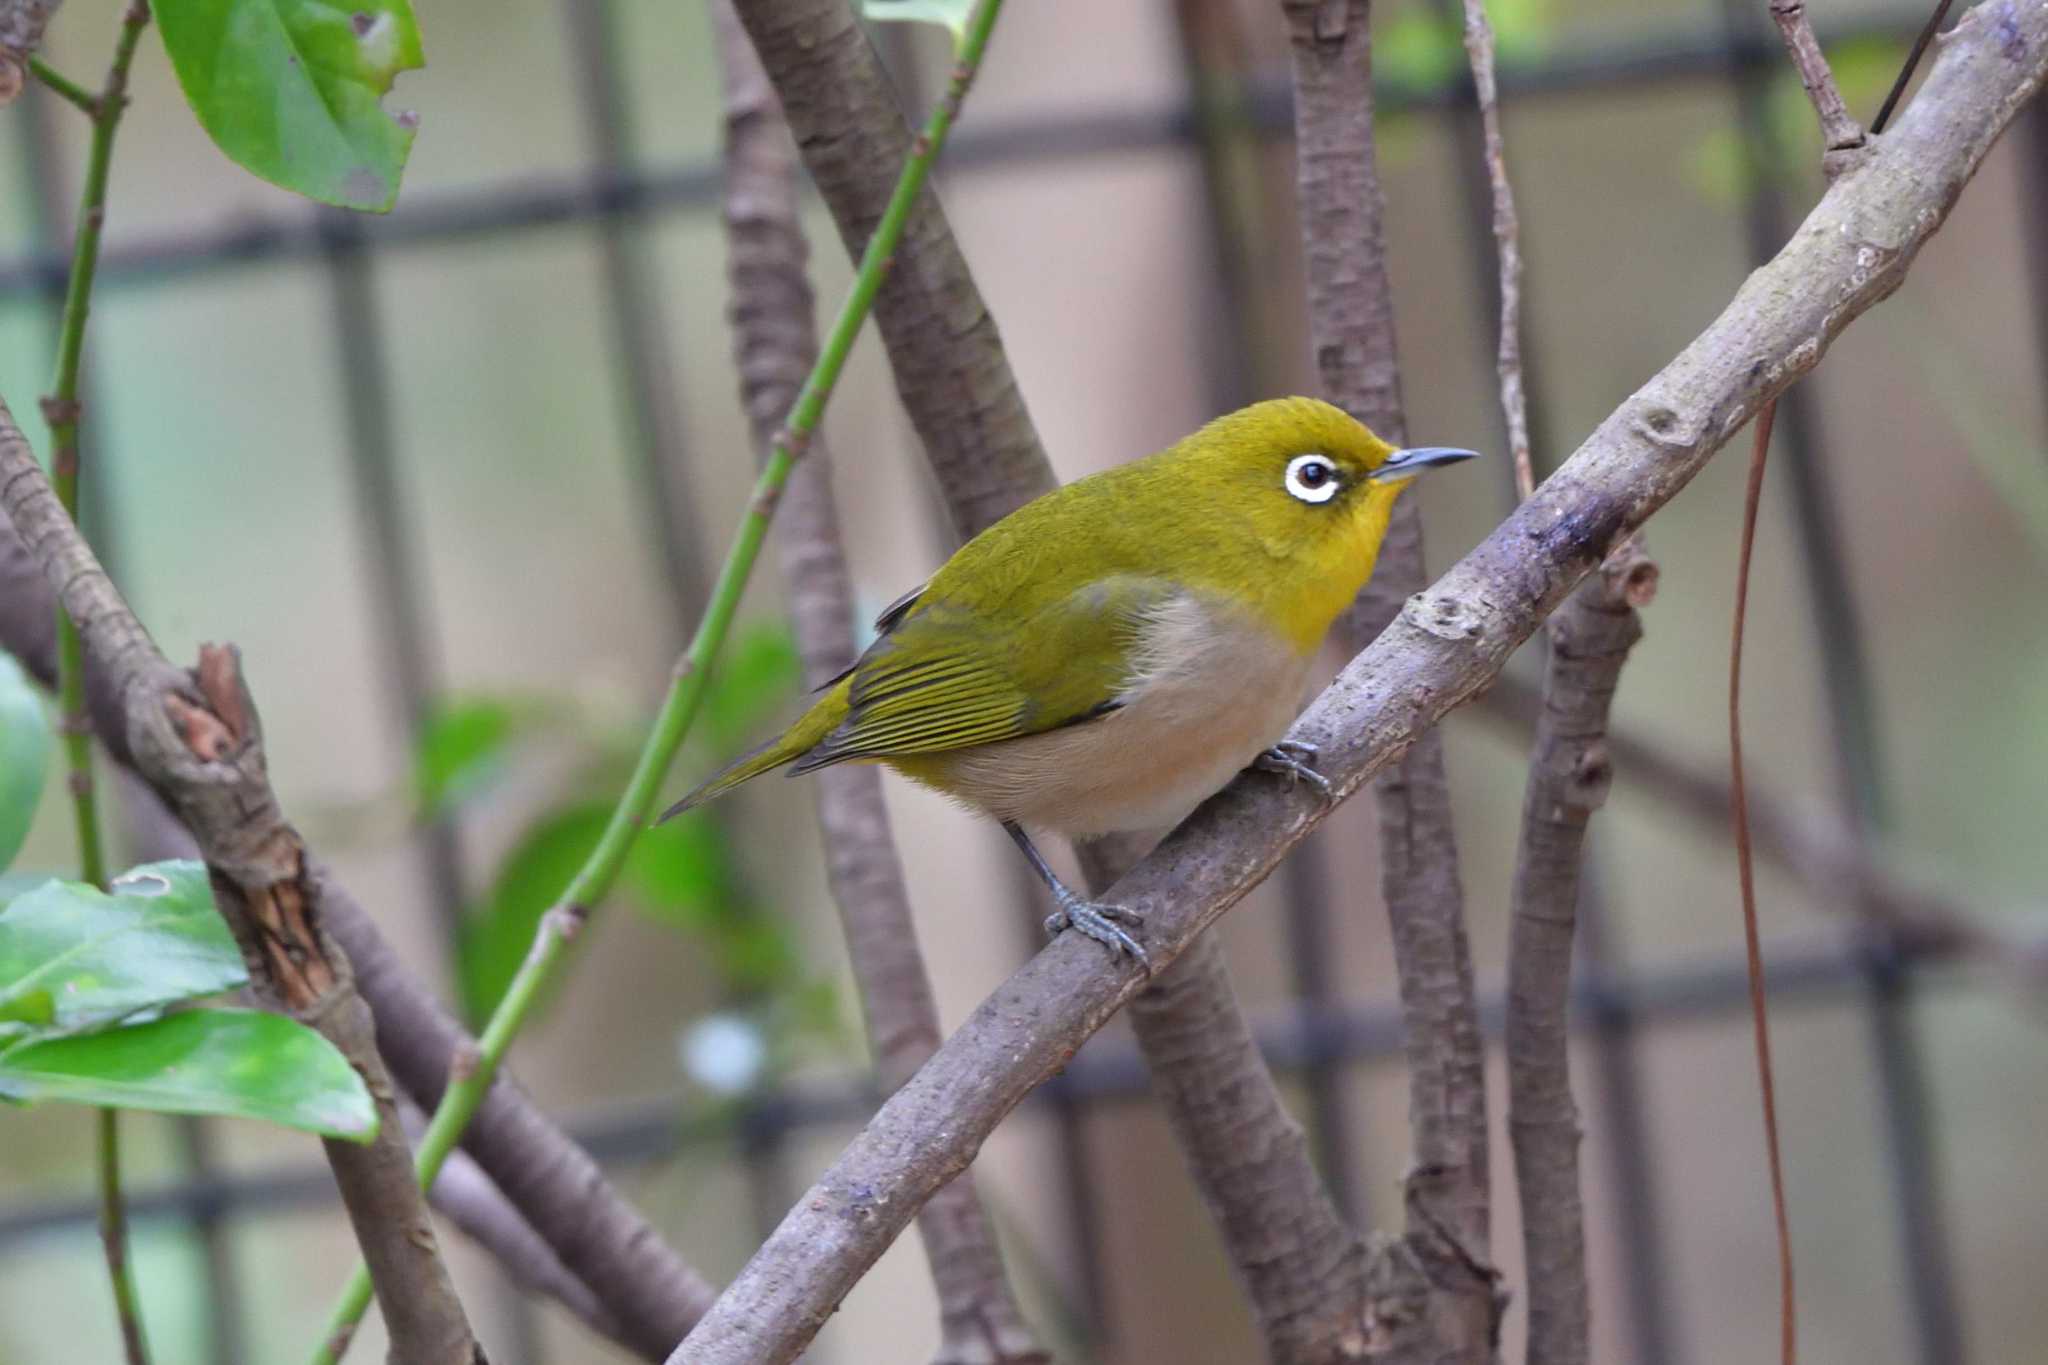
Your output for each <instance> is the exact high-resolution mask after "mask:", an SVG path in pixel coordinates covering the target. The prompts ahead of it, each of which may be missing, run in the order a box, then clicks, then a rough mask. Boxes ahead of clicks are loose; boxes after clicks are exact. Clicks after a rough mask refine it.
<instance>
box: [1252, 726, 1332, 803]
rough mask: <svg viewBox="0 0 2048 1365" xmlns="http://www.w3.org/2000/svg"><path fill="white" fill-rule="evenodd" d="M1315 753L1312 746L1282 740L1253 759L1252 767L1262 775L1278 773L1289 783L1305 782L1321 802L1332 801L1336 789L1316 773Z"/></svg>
mask: <svg viewBox="0 0 2048 1365" xmlns="http://www.w3.org/2000/svg"><path fill="white" fill-rule="evenodd" d="M1317 752H1318V750H1317V749H1316V746H1315V745H1313V744H1304V743H1302V742H1301V741H1300V740H1296V739H1283V740H1281V741H1280V742H1279V743H1278V744H1275V745H1274V746H1273V747H1272V748H1270V749H1268V750H1266V751H1265V752H1264V753H1262V754H1260V755H1259V756H1258V757H1257V758H1255V759H1253V760H1252V766H1253V767H1254V768H1256V769H1258V770H1259V771H1260V772H1262V773H1279V774H1281V775H1282V776H1283V777H1286V778H1287V779H1288V780H1289V781H1291V782H1306V783H1308V784H1309V785H1310V786H1311V787H1314V788H1315V789H1316V790H1317V791H1319V792H1321V793H1322V796H1323V800H1325V801H1334V800H1336V799H1337V789H1336V788H1335V787H1332V786H1331V785H1330V779H1329V778H1327V777H1324V776H1323V775H1322V774H1321V773H1320V772H1318V771H1316V767H1315V761H1316V754H1317Z"/></svg>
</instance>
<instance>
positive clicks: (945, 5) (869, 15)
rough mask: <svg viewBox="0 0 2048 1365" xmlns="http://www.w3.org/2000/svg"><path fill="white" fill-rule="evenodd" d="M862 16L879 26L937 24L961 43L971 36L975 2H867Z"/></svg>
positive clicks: (957, 0) (905, 0)
mask: <svg viewBox="0 0 2048 1365" xmlns="http://www.w3.org/2000/svg"><path fill="white" fill-rule="evenodd" d="M860 12H861V15H862V17H863V18H866V19H867V20H869V21H870V22H872V23H877V24H937V25H938V26H939V27H940V28H942V29H945V30H946V31H947V32H948V33H950V34H952V35H953V41H954V42H955V43H957V42H959V41H960V40H961V39H962V38H963V37H965V36H966V34H967V18H968V16H969V15H971V14H973V13H974V0H867V3H865V4H863V5H862V6H861V7H860Z"/></svg>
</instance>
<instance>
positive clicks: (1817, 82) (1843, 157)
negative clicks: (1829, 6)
mask: <svg viewBox="0 0 2048 1365" xmlns="http://www.w3.org/2000/svg"><path fill="white" fill-rule="evenodd" d="M1771 18H1772V19H1773V20H1775V21H1776V23H1777V25H1778V32H1779V33H1780V34H1782V35H1783V36H1784V39H1785V51H1786V52H1787V53H1788V54H1790V56H1791V58H1792V65H1793V66H1794V67H1795V68H1796V69H1797V70H1798V72H1799V81H1800V84H1802V85H1804V86H1805V87H1806V97H1807V98H1808V99H1810V100H1812V101H1813V112H1814V113H1815V114H1817V115H1818V116H1819V117H1820V135H1821V148H1822V150H1821V169H1822V170H1823V172H1824V173H1825V174H1826V175H1827V177H1828V179H1830V180H1832V179H1834V178H1835V177H1836V176H1837V175H1840V174H1841V173H1842V172H1843V171H1844V170H1846V169H1847V168H1848V167H1849V166H1850V165H1851V164H1852V163H1853V161H1854V160H1855V153H1857V152H1858V151H1859V150H1860V149H1861V148H1862V147H1863V145H1864V144H1865V142H1866V141H1867V139H1866V138H1865V137H1864V134H1863V128H1862V126H1861V125H1860V124H1858V123H1857V122H1856V120H1855V119H1854V118H1853V117H1851V116H1850V113H1849V106H1848V105H1846V104H1844V103H1843V102H1842V92H1841V91H1840V90H1839V89H1837V88H1836V86H1835V73H1834V72H1833V71H1831V70H1829V69H1828V59H1827V56H1826V54H1824V53H1823V52H1822V51H1821V50H1820V40H1819V39H1818V38H1816V37H1814V36H1813V21H1812V20H1810V19H1808V18H1807V17H1806V0H1771Z"/></svg>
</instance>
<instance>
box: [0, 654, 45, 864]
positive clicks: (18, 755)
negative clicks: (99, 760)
mask: <svg viewBox="0 0 2048 1365" xmlns="http://www.w3.org/2000/svg"><path fill="white" fill-rule="evenodd" d="M49 767H50V717H49V713H48V712H47V711H45V710H44V709H43V699H42V697H41V696H40V695H39V694H38V693H37V692H36V689H35V686H34V685H33V684H32V683H30V682H29V680H28V675H27V674H26V673H24V672H22V671H21V665H20V664H18V663H16V662H15V660H14V656H13V655H12V654H6V653H0V868H4V867H6V866H7V865H8V864H9V863H11V862H13V861H14V855H15V854H17V853H19V852H21V845H22V843H23V841H24V840H26V839H27V838H28V827H29V825H30V823H32V822H33V821H34V820H35V818H36V804H37V803H38V802H39V801H41V800H42V799H43V774H44V773H46V772H47V771H49Z"/></svg>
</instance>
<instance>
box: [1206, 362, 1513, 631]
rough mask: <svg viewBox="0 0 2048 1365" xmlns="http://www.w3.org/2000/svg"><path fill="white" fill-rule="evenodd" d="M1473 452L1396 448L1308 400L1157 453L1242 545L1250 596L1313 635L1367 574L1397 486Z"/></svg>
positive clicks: (1227, 418) (1239, 416)
mask: <svg viewBox="0 0 2048 1365" xmlns="http://www.w3.org/2000/svg"><path fill="white" fill-rule="evenodd" d="M1475 453H1476V452H1473V451H1470V450H1459V449H1454V448H1451V447H1447V446H1417V447H1412V448H1408V449H1397V448H1396V447H1394V446H1391V445H1389V444H1387V442H1385V441H1382V440H1381V439H1380V438H1379V437H1377V436H1375V435H1373V433H1372V432H1371V431H1370V430H1368V429H1367V428H1366V426H1365V425H1364V424H1363V423H1361V422H1359V421H1358V420H1356V419H1355V418H1353V417H1352V416H1351V415H1350V414H1348V413H1346V412H1345V411H1343V410H1342V409H1341V408H1337V407H1334V406H1332V405H1331V404H1329V403H1325V402H1323V401H1321V400H1320V399H1315V398H1274V399H1269V400H1267V401H1265V402H1261V403H1254V404H1252V405H1251V406H1250V407H1246V408H1240V409H1238V410H1237V411H1236V412H1233V413H1228V414H1226V415H1224V416H1222V417H1219V418H1217V419H1216V420H1215V421H1213V422H1211V423H1209V424H1208V425H1207V426H1205V427H1203V428H1202V429H1201V430H1200V431H1198V432H1196V433H1194V434H1193V435H1192V436H1189V437H1188V438H1187V439H1186V440H1184V441H1182V442H1181V443H1180V445H1179V446H1178V447H1176V448H1175V450H1173V451H1172V452H1169V455H1170V456H1177V457H1178V460H1179V461H1184V462H1186V465H1187V466H1188V468H1189V472H1190V473H1191V474H1192V475H1193V477H1194V479H1195V480H1196V481H1197V482H1198V483H1199V485H1200V486H1201V487H1203V488H1205V489H1208V490H1211V491H1212V492H1213V493H1214V494H1215V495H1216V496H1215V497H1213V498H1211V499H1204V501H1205V502H1206V503H1207V512H1208V515H1210V516H1212V517H1215V518H1217V519H1218V520H1219V521H1222V522H1224V523H1227V524H1229V525H1231V526H1233V527H1234V530H1233V531H1231V532H1230V533H1229V539H1230V540H1232V541H1235V542H1237V543H1240V544H1243V545H1244V546H1245V548H1246V549H1247V550H1249V551H1252V553H1251V555H1250V556H1249V560H1250V562H1249V563H1247V564H1245V565H1244V567H1243V570H1242V571H1243V572H1245V573H1248V574H1253V575H1256V576H1257V577H1258V578H1260V579H1262V580H1264V582H1263V588H1264V590H1263V591H1261V592H1259V593H1258V595H1259V596H1261V597H1264V598H1266V599H1267V604H1268V606H1269V607H1270V608H1271V609H1272V610H1274V611H1276V612H1278V613H1279V614H1280V615H1281V616H1282V617H1283V618H1285V619H1286V620H1287V623H1288V625H1289V633H1290V634H1292V635H1295V636H1297V637H1304V638H1305V637H1307V636H1308V635H1311V634H1312V635H1313V636H1314V638H1315V639H1317V640H1320V639H1321V636H1322V632H1323V631H1324V630H1326V629H1327V628H1328V625H1329V621H1330V620H1331V619H1334V617H1335V615H1336V613H1337V612H1338V611H1341V610H1342V609H1343V607H1344V606H1345V605H1346V604H1348V603H1349V602H1350V600H1351V599H1352V597H1354V596H1356V595H1357V592H1358V590H1359V589H1360V588H1361V587H1363V586H1364V584H1365V580H1366V579H1367V577H1369V576H1370V575H1371V573H1372V566H1373V561H1374V560H1375V559H1377V558H1378V556H1379V548H1380V541H1381V539H1382V537H1383V536H1384V535H1385V534H1386V529H1387V519H1388V518H1389V517H1390V516H1391V515H1392V513H1393V510H1394V500H1395V499H1396V498H1398V497H1399V496H1400V495H1401V490H1402V489H1404V488H1406V487H1407V486H1408V485H1409V484H1410V483H1412V482H1413V481H1414V479H1415V476H1416V475H1418V474H1420V473H1422V472H1423V471H1424V470H1427V469H1433V468H1436V467H1437V466H1439V465H1445V464H1451V463H1453V462H1455V461H1458V460H1465V459H1470V458H1471V457H1472V456H1473V455H1474V454H1475ZM1218 529H1221V528H1218ZM1261 562H1263V563H1264V564H1265V566H1266V567H1265V569H1264V570H1260V569H1259V568H1257V567H1256V566H1257V565H1258V564H1259V563H1261ZM1248 586H1249V585H1248Z"/></svg>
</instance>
